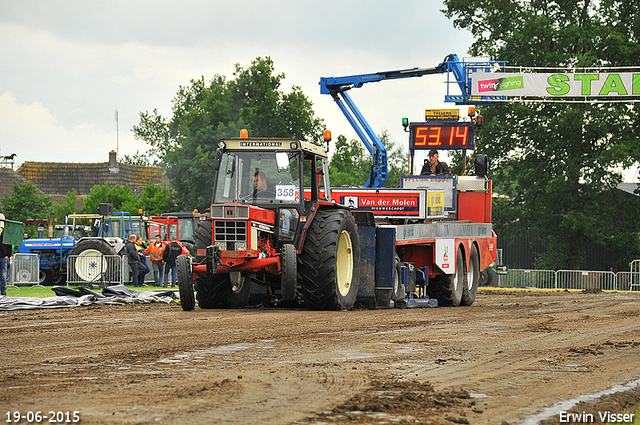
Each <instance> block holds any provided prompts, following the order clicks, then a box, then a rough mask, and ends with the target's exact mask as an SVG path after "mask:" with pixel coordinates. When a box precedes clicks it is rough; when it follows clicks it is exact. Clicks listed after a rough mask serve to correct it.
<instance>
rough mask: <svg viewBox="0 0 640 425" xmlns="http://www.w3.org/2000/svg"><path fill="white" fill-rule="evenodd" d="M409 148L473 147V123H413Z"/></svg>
mask: <svg viewBox="0 0 640 425" xmlns="http://www.w3.org/2000/svg"><path fill="white" fill-rule="evenodd" d="M409 149H415V150H420V149H473V123H470V122H426V123H411V131H410V136H409Z"/></svg>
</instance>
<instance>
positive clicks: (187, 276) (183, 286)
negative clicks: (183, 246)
mask: <svg viewBox="0 0 640 425" xmlns="http://www.w3.org/2000/svg"><path fill="white" fill-rule="evenodd" d="M176 270H177V275H178V289H179V291H180V305H181V306H182V309H183V310H184V311H191V310H193V309H194V308H195V306H196V299H195V297H194V295H193V282H192V278H193V275H192V273H191V259H190V258H189V256H188V255H180V256H179V257H178V258H176Z"/></svg>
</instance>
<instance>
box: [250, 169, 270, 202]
mask: <svg viewBox="0 0 640 425" xmlns="http://www.w3.org/2000/svg"><path fill="white" fill-rule="evenodd" d="M253 186H254V190H253V196H254V198H273V192H271V191H269V185H268V184H267V175H266V174H265V173H264V171H262V170H258V171H256V173H255V174H254V175H253Z"/></svg>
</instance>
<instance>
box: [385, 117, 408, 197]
mask: <svg viewBox="0 0 640 425" xmlns="http://www.w3.org/2000/svg"><path fill="white" fill-rule="evenodd" d="M378 138H379V139H380V142H381V143H382V144H383V146H384V147H385V148H386V149H387V181H386V182H385V183H384V185H383V187H399V186H400V177H402V176H405V175H407V174H409V154H408V152H407V151H406V150H405V149H403V148H402V146H400V145H399V144H397V143H396V142H395V140H393V138H392V137H391V134H389V130H387V129H384V130H382V132H381V133H380V134H379V135H378Z"/></svg>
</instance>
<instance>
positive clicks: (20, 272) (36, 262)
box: [9, 254, 41, 288]
mask: <svg viewBox="0 0 640 425" xmlns="http://www.w3.org/2000/svg"><path fill="white" fill-rule="evenodd" d="M10 270H11V275H10V276H9V280H10V281H11V286H12V287H14V288H17V287H18V286H17V285H31V286H41V285H40V257H39V256H38V254H13V256H12V257H11V267H10Z"/></svg>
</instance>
